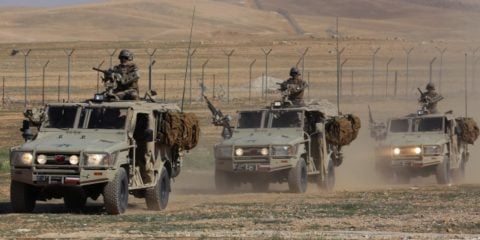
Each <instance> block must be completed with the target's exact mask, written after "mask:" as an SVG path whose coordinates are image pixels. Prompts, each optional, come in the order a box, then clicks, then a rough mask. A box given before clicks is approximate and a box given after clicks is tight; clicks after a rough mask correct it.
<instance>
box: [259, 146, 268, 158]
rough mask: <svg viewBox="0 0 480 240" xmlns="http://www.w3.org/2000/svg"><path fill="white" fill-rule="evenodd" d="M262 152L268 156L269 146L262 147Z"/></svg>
mask: <svg viewBox="0 0 480 240" xmlns="http://www.w3.org/2000/svg"><path fill="white" fill-rule="evenodd" d="M260 154H262V155H263V156H267V155H268V148H262V149H261V150H260Z"/></svg>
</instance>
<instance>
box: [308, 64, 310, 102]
mask: <svg viewBox="0 0 480 240" xmlns="http://www.w3.org/2000/svg"><path fill="white" fill-rule="evenodd" d="M307 84H308V86H307V98H308V100H310V71H308V72H307Z"/></svg>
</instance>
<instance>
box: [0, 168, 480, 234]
mask: <svg viewBox="0 0 480 240" xmlns="http://www.w3.org/2000/svg"><path fill="white" fill-rule="evenodd" d="M184 176H189V177H188V178H182V177H180V178H179V179H178V181H176V182H175V183H174V187H173V189H174V190H173V192H172V195H171V198H170V203H169V206H168V208H167V210H165V211H161V212H151V211H147V210H146V206H145V204H144V202H143V201H142V200H141V199H134V198H133V197H132V198H130V203H129V208H128V211H127V213H126V214H125V215H121V216H109V215H106V214H105V212H104V210H103V208H102V205H101V202H102V201H101V199H99V200H98V201H89V202H88V205H87V207H86V209H85V210H84V211H83V212H81V213H69V212H67V211H66V210H65V208H64V206H63V204H62V201H59V200H55V201H49V202H47V203H43V202H40V203H39V204H38V205H37V208H36V210H35V213H33V214H14V213H11V208H10V204H9V197H8V195H9V193H8V188H9V186H8V185H9V184H8V182H9V181H8V174H3V175H2V176H1V187H0V213H1V214H2V216H1V218H2V224H0V238H10V237H26V238H30V237H46V238H56V237H68V238H70V237H71V238H103V237H114V238H131V237H134V238H155V237H193V238H204V237H221V238H225V237H228V238H231V237H238V238H247V237H255V238H271V239H280V238H327V239H330V238H334V239H359V238H361V239H364V238H373V239H384V238H414V239H432V238H439V239H451V238H456V239H458V238H465V239H471V238H475V237H476V238H478V237H480V210H479V209H478V204H479V199H480V186H478V185H461V186H449V187H448V186H445V187H437V186H431V185H428V184H423V185H419V186H416V187H411V186H410V187H409V186H384V187H383V189H367V190H361V189H358V190H349V191H346V190H340V191H334V192H320V191H319V190H317V189H316V188H315V185H309V191H308V192H307V193H306V194H291V193H288V192H286V191H285V190H286V189H287V187H286V186H285V185H273V186H272V190H271V191H270V192H268V193H261V194H256V193H251V192H250V188H249V187H248V186H245V187H244V188H242V189H241V190H240V191H239V192H237V193H232V194H227V195H219V194H217V193H215V191H214V190H213V182H212V181H211V179H212V175H211V173H209V172H190V173H189V174H188V175H187V174H185V175H184ZM192 177H195V179H196V181H192V179H193V178H192Z"/></svg>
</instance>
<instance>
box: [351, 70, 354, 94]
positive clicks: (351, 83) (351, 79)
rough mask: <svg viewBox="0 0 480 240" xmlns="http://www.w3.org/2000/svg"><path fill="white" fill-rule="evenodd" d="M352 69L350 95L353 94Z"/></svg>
mask: <svg viewBox="0 0 480 240" xmlns="http://www.w3.org/2000/svg"><path fill="white" fill-rule="evenodd" d="M353 87H354V86H353V70H352V78H351V87H350V95H351V96H353Z"/></svg>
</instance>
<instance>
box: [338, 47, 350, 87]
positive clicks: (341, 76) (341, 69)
mask: <svg viewBox="0 0 480 240" xmlns="http://www.w3.org/2000/svg"><path fill="white" fill-rule="evenodd" d="M342 52H343V50H342ZM347 62H348V58H345V60H343V62H342V64H340V96H343V65H345V63H347Z"/></svg>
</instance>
